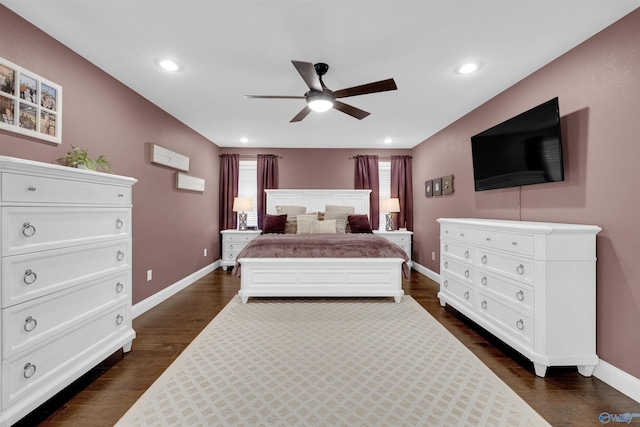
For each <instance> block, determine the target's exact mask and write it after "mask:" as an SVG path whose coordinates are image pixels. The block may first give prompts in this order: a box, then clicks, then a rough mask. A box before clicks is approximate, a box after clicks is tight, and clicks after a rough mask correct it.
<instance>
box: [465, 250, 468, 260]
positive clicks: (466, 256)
mask: <svg viewBox="0 0 640 427" xmlns="http://www.w3.org/2000/svg"><path fill="white" fill-rule="evenodd" d="M464 257H465V258H467V259H469V251H464Z"/></svg>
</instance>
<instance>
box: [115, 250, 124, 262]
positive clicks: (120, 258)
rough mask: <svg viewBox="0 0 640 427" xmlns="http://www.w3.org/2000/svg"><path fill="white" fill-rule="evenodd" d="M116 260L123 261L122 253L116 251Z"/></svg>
mask: <svg viewBox="0 0 640 427" xmlns="http://www.w3.org/2000/svg"><path fill="white" fill-rule="evenodd" d="M116 258H117V259H118V261H122V260H123V259H124V252H122V251H118V253H117V254H116Z"/></svg>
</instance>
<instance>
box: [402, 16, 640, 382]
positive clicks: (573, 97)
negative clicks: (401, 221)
mask: <svg viewBox="0 0 640 427" xmlns="http://www.w3.org/2000/svg"><path fill="white" fill-rule="evenodd" d="M639 70H640V10H636V11H635V12H633V13H631V14H630V15H628V16H626V17H624V18H623V19H622V20H620V21H619V22H617V23H615V24H614V25H612V26H611V27H609V28H607V29H605V30H604V31H602V32H601V33H599V34H597V35H596V36H594V37H593V38H591V39H590V40H587V41H586V42H585V43H583V44H581V45H580V46H578V47H576V48H575V49H573V50H571V51H570V52H568V53H567V54H565V55H563V56H562V57H560V58H558V59H557V60H555V61H553V62H552V63H550V64H548V65H547V66H545V67H544V68H542V69H540V70H539V71H537V72H535V73H534V74H532V75H530V76H529V77H527V78H526V79H524V80H522V81H521V82H519V83H517V84H516V85H514V86H513V87H511V88H509V89H508V90H506V91H505V92H503V93H502V94H500V95H499V96H497V97H495V98H494V99H492V100H490V101H489V102H487V103H486V104H484V105H482V106H481V107H479V108H477V109H476V110H474V111H472V112H471V113H469V114H468V115H466V116H465V117H463V118H461V119H459V120H458V121H456V122H455V123H453V124H452V125H450V126H449V127H447V128H446V129H444V130H442V131H441V132H439V133H438V134H437V135H435V136H434V137H432V138H429V139H428V140H426V141H425V142H423V143H422V144H420V145H419V146H417V147H416V148H415V149H414V150H413V162H414V165H415V164H420V165H421V166H422V167H421V168H415V166H414V186H415V189H414V197H415V199H414V206H415V210H416V218H417V219H416V222H415V227H414V228H415V229H414V231H415V234H414V248H415V249H414V258H415V259H416V260H417V262H418V263H419V264H422V265H424V266H426V267H428V268H430V269H431V270H434V271H439V264H438V263H439V246H438V235H439V227H438V224H437V222H436V219H437V218H440V217H479V218H499V219H514V220H519V219H521V220H526V221H549V222H569V223H583V224H594V225H598V226H600V227H601V228H602V229H603V230H602V232H601V233H600V234H599V235H598V237H597V257H598V263H597V352H598V355H599V356H600V357H601V359H602V360H604V361H606V362H608V363H610V364H612V365H614V366H616V367H618V368H620V369H622V370H623V371H625V372H627V373H629V374H631V375H633V376H634V377H636V378H640V363H638V354H640V334H638V326H639V325H640V268H638V265H639V264H638V256H639V254H640V173H639V165H640V136H639V135H640V71H639ZM556 96H558V97H559V100H560V113H561V116H562V119H561V126H562V133H563V139H564V155H565V162H564V163H565V181H564V182H561V183H553V184H541V185H533V186H525V187H521V188H520V189H518V188H514V189H504V190H491V191H484V192H477V193H476V192H474V189H473V172H472V162H471V143H470V137H471V136H472V135H474V134H475V133H478V132H480V131H483V130H484V129H487V128H489V127H491V126H493V125H495V124H497V123H499V122H502V121H504V120H506V119H508V118H510V117H512V116H514V115H516V114H519V113H521V112H522V111H525V110H527V109H529V108H531V107H533V106H535V105H538V104H540V103H542V102H544V101H547V100H549V99H551V98H553V97H556ZM446 174H454V175H455V193H454V194H453V195H451V196H445V197H438V198H430V199H426V198H425V197H424V181H425V180H427V179H430V178H432V177H437V176H442V175H446ZM432 252H435V253H436V261H432V260H431V253H432ZM558 327H561V325H558Z"/></svg>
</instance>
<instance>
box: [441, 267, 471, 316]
mask: <svg viewBox="0 0 640 427" xmlns="http://www.w3.org/2000/svg"><path fill="white" fill-rule="evenodd" d="M440 292H441V293H444V294H447V295H450V296H452V297H455V299H456V300H458V301H459V302H461V303H463V304H464V305H466V306H468V307H469V308H470V309H472V308H473V306H474V300H475V291H474V290H473V287H471V286H469V285H468V284H466V283H463V282H462V281H460V280H458V279H456V278H455V277H452V276H448V275H444V276H442V278H441V284H440Z"/></svg>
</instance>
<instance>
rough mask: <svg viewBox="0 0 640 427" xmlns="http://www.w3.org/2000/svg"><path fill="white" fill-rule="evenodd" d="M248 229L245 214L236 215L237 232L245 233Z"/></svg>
mask: <svg viewBox="0 0 640 427" xmlns="http://www.w3.org/2000/svg"><path fill="white" fill-rule="evenodd" d="M248 229H249V227H247V214H246V213H244V212H242V213H239V214H238V230H240V231H247V230H248Z"/></svg>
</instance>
